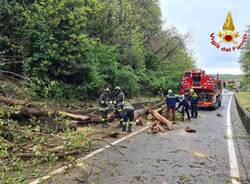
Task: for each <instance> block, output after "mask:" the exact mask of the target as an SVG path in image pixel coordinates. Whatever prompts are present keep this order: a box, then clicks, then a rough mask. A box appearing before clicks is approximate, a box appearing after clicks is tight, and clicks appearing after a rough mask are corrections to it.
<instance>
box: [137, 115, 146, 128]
mask: <svg viewBox="0 0 250 184" xmlns="http://www.w3.org/2000/svg"><path fill="white" fill-rule="evenodd" d="M135 122H136V125H137V126H144V125H145V124H146V120H145V119H144V118H142V117H139V118H138V119H136V121H135Z"/></svg>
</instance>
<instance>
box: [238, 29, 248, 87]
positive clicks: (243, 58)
mask: <svg viewBox="0 0 250 184" xmlns="http://www.w3.org/2000/svg"><path fill="white" fill-rule="evenodd" d="M247 32H248V36H249V33H250V26H248V30H247ZM249 50H250V39H249V38H248V40H247V43H246V45H245V47H244V49H243V50H242V52H241V57H240V64H241V67H242V69H243V71H244V76H243V78H242V86H243V88H242V89H243V90H244V91H248V92H250V52H249Z"/></svg>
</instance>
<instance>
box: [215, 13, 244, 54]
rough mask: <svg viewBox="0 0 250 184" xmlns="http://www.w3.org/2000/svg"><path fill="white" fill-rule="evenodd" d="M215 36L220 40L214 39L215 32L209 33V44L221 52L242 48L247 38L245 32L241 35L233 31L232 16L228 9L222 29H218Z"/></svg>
mask: <svg viewBox="0 0 250 184" xmlns="http://www.w3.org/2000/svg"><path fill="white" fill-rule="evenodd" d="M217 36H218V38H219V39H220V41H217V40H216V34H215V33H212V34H210V39H211V44H212V45H213V46H214V47H215V48H217V49H219V50H221V51H223V52H234V51H237V50H240V49H242V48H243V47H244V45H245V43H246V41H247V38H248V35H247V33H244V34H243V35H242V37H241V35H240V34H239V32H237V31H235V26H234V22H233V17H232V13H231V12H230V11H229V12H228V15H227V18H226V22H225V23H224V25H223V30H222V31H219V32H218V34H217ZM240 38H241V39H240ZM239 40H240V41H239Z"/></svg>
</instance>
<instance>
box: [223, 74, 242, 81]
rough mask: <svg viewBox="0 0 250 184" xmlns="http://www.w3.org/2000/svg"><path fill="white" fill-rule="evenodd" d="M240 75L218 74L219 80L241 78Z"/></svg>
mask: <svg viewBox="0 0 250 184" xmlns="http://www.w3.org/2000/svg"><path fill="white" fill-rule="evenodd" d="M241 77H242V75H233V74H222V75H220V78H221V80H223V81H225V80H241Z"/></svg>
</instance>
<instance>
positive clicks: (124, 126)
mask: <svg viewBox="0 0 250 184" xmlns="http://www.w3.org/2000/svg"><path fill="white" fill-rule="evenodd" d="M126 128H127V124H126V123H124V125H123V126H122V131H123V132H126Z"/></svg>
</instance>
